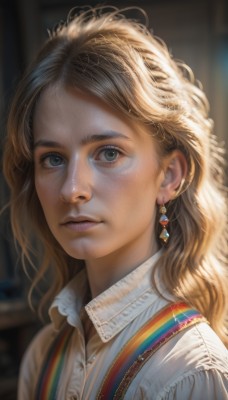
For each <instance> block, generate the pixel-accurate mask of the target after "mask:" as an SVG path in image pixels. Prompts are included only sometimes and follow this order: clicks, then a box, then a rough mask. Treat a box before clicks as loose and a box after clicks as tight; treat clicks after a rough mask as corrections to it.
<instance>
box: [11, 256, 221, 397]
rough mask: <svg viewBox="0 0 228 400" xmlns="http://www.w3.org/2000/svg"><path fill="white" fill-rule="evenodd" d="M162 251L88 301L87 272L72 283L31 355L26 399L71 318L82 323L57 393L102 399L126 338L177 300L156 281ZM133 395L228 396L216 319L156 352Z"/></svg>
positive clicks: (23, 374)
mask: <svg viewBox="0 0 228 400" xmlns="http://www.w3.org/2000/svg"><path fill="white" fill-rule="evenodd" d="M159 257H160V252H158V253H156V254H155V255H154V256H153V257H151V258H150V259H149V260H147V261H146V262H144V263H143V264H142V265H140V266H139V267H138V268H136V269H135V270H134V271H133V272H131V273H130V274H128V275H127V276H126V277H124V278H123V279H121V280H120V281H119V282H117V283H116V284H114V285H113V286H111V287H110V288H109V289H107V290H106V291H105V292H103V293H101V294H100V295H99V296H97V297H96V298H94V299H93V300H91V301H90V302H89V303H88V304H86V305H85V299H86V295H87V293H88V281H87V275H86V271H81V272H80V273H79V274H78V275H77V276H75V278H74V279H73V280H72V281H70V282H69V284H68V285H67V286H66V287H65V288H64V289H63V290H62V291H61V292H60V294H59V295H58V296H57V297H56V298H55V300H54V302H53V304H52V306H51V308H50V317H51V320H52V323H51V324H49V325H48V326H46V327H44V328H43V329H42V330H41V331H40V332H39V333H38V335H37V336H36V337H35V338H34V340H33V341H32V343H31V345H30V346H29V348H28V350H27V352H26V354H25V356H24V359H23V362H22V365H21V370H20V379H19V391H18V400H32V399H33V398H34V388H35V386H36V382H37V378H38V375H39V371H40V369H41V368H42V363H43V360H44V357H45V354H46V352H47V350H48V348H49V345H50V343H51V341H52V340H53V335H55V332H56V330H57V331H58V330H60V329H61V327H62V326H63V324H64V323H65V322H66V321H67V323H68V324H69V325H71V326H72V327H74V328H75V329H74V333H73V335H72V338H71V341H70V343H69V348H68V354H67V357H66V359H65V364H64V368H63V371H62V375H61V379H60V383H59V391H58V398H57V400H76V399H77V400H79V399H80V400H95V399H96V395H97V393H98V391H99V389H100V386H101V384H102V382H103V380H104V377H105V374H106V372H107V370H108V368H109V366H110V365H111V364H112V362H113V361H114V359H115V357H116V355H117V354H118V352H119V351H120V349H121V348H122V347H123V345H124V344H125V343H126V342H127V341H128V340H129V339H130V338H131V337H132V336H133V335H134V334H135V333H136V332H137V331H138V330H139V329H140V327H141V326H142V325H144V324H145V322H147V321H148V320H149V319H151V318H152V317H153V315H154V314H156V313H157V312H158V311H159V310H160V309H161V308H163V307H164V306H165V305H167V304H168V300H172V301H173V300H174V301H175V299H174V298H172V296H169V298H167V293H165V292H164V290H163V289H162V290H163V293H162V294H163V295H165V297H166V298H167V300H165V299H164V298H162V297H160V296H159V295H158V294H157V293H156V291H155V290H154V288H153V286H152V282H151V272H152V268H153V265H154V264H155V262H157V260H158V259H159ZM159 290H161V287H159ZM86 317H87V323H88V320H89V321H90V324H89V325H91V328H92V330H90V335H89V339H88V342H86V341H85V335H84V329H83V321H85V320H86ZM88 317H89V318H88ZM84 327H85V325H84ZM125 399H126V400H140V399H144V400H145V399H148V400H171V399H175V400H190V399H191V400H204V399H207V400H223V399H226V400H227V399H228V352H227V350H226V348H225V346H224V345H223V344H222V342H221V341H220V339H219V338H218V337H217V335H216V334H215V333H214V332H213V330H212V329H211V328H210V326H209V325H208V324H206V323H199V324H196V325H194V326H191V327H189V328H187V329H186V330H184V331H181V332H179V333H178V334H177V335H176V336H174V337H173V338H172V339H170V340H169V341H168V342H167V343H165V344H164V345H163V346H162V347H161V348H160V349H159V350H157V351H156V353H155V354H153V355H152V357H150V358H149V360H148V361H147V362H146V364H145V365H144V366H143V368H142V369H141V370H140V371H139V373H138V374H137V375H136V377H135V379H134V380H133V382H132V383H131V384H130V386H129V388H128V390H127V392H126V395H125ZM50 400H51V399H50Z"/></svg>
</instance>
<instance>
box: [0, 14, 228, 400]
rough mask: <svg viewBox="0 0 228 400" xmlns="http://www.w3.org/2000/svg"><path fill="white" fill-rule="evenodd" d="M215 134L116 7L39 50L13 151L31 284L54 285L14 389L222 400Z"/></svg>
mask: <svg viewBox="0 0 228 400" xmlns="http://www.w3.org/2000/svg"><path fill="white" fill-rule="evenodd" d="M211 132H212V121H211V120H210V119H209V117H208V104H207V100H206V97H205V94H204V93H203V92H202V90H201V89H200V88H199V87H197V86H196V85H195V84H194V78H193V75H192V73H191V71H190V69H189V68H188V67H187V66H185V65H183V64H180V63H176V62H175V61H174V60H173V59H172V57H171V56H170V54H169V52H168V50H167V48H166V46H165V44H164V43H162V42H161V41H160V40H157V39H156V38H155V37H153V36H152V35H151V34H150V33H149V31H148V30H147V29H146V28H145V27H144V26H142V25H140V24H137V23H136V22H134V21H130V20H127V19H126V18H124V17H123V16H122V15H121V14H120V12H118V10H111V11H110V9H109V10H107V9H103V10H102V12H101V10H100V9H97V10H89V11H86V12H83V13H79V14H78V15H77V16H75V17H74V18H71V19H70V20H69V21H68V22H67V23H66V24H64V25H62V26H60V27H59V28H58V29H57V30H56V31H55V32H54V33H53V34H52V35H51V37H50V38H49V39H48V41H47V42H46V43H45V44H44V46H43V48H42V49H41V51H40V53H39V54H38V55H37V58H36V59H35V61H34V62H33V63H32V65H31V66H30V67H29V68H28V71H27V72H26V74H25V75H24V78H23V79H22V80H21V82H20V84H19V87H18V89H17V92H16V95H15V97H14V100H13V103H12V107H11V111H10V115H9V122H8V136H7V141H6V148H5V155H4V171H5V175H6V178H7V181H8V183H9V186H10V188H11V191H12V197H11V210H12V214H11V215H12V226H13V231H14V234H15V238H16V239H17V241H18V242H19V244H20V246H21V249H22V257H23V260H24V263H26V261H27V262H29V263H30V264H31V265H32V267H33V268H35V269H36V276H35V279H34V281H33V284H32V289H31V290H32V292H34V289H35V288H37V287H38V288H39V289H40V290H41V289H42V288H43V289H44V293H45V294H43V295H42V296H41V297H42V301H41V303H40V308H42V307H43V306H47V304H48V305H49V304H50V301H51V302H52V305H51V307H50V309H49V314H50V318H51V323H49V324H48V325H47V326H46V327H44V328H43V329H42V330H41V332H39V333H38V335H37V336H36V337H35V339H34V340H33V341H32V343H31V345H30V346H29V349H28V351H27V352H26V355H25V357H24V359H23V363H22V366H21V372H20V381H19V399H21V400H27V399H29V400H31V399H58V400H63V399H68V400H70V399H89V400H91V399H114V398H116V399H121V398H124V399H137V400H138V399H156V400H158V399H163V400H164V399H179V400H183V399H185V400H187V399H194V400H200V399H207V400H212V399H213V400H215V399H219V400H221V399H227V398H228V394H227V388H228V380H227V373H228V360H227V350H226V348H225V346H224V344H223V343H222V342H224V343H225V341H226V338H227V337H226V326H225V317H226V296H227V292H226V289H227V286H226V284H227V282H226V279H227V278H226V274H225V257H226V254H225V252H226V237H225V231H224V230H225V228H224V227H225V200H224V197H225V196H224V192H225V190H224V187H223V176H222V168H221V167H220V162H221V161H222V160H221V156H220V150H219V146H218V144H217V142H216V139H215V137H214V136H213V135H212V133H211ZM37 249H38V250H37ZM36 253H38V254H39V257H37V258H36ZM34 255H35V256H34ZM40 257H41V261H39V263H38V260H40ZM34 259H35V263H34ZM27 266H28V265H27ZM45 281H46V283H47V285H48V290H47V289H46V287H47V286H45V284H44V282H45ZM45 291H46V292H45ZM30 299H31V298H30Z"/></svg>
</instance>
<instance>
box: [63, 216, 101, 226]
mask: <svg viewBox="0 0 228 400" xmlns="http://www.w3.org/2000/svg"><path fill="white" fill-rule="evenodd" d="M87 222H88V223H89V222H91V223H99V222H100V221H99V220H98V219H96V218H93V217H91V216H88V215H78V216H77V217H75V216H67V217H66V218H65V219H64V220H63V222H62V223H61V225H66V224H70V223H72V224H73V223H75V224H80V223H87Z"/></svg>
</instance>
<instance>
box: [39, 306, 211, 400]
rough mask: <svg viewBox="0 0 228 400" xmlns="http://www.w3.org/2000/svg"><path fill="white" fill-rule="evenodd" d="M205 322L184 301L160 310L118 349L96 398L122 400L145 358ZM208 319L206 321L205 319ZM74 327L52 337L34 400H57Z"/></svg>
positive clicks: (66, 327) (66, 328)
mask: <svg viewBox="0 0 228 400" xmlns="http://www.w3.org/2000/svg"><path fill="white" fill-rule="evenodd" d="M201 321H206V320H205V318H204V317H203V316H202V315H201V314H200V313H199V312H198V311H196V310H195V309H192V308H191V307H189V306H188V305H186V304H185V303H183V302H179V303H171V304H169V305H168V306H166V307H164V308H163V309H162V310H160V311H159V312H158V313H157V314H156V315H155V316H154V317H153V318H152V319H151V320H150V321H148V322H147V323H146V324H145V325H144V326H142V327H141V328H140V329H139V331H138V332H137V333H136V334H135V335H134V336H133V337H132V338H131V339H130V340H129V341H128V342H127V343H126V344H125V346H124V347H123V348H122V349H121V350H120V352H119V354H118V355H117V357H116V358H115V360H114V362H113V364H112V365H111V367H110V369H109V371H108V373H107V375H106V377H105V379H104V381H103V383H102V385H101V389H100V391H99V393H98V395H97V400H114V399H116V400H117V399H118V400H121V399H123V398H124V394H125V393H126V391H127V388H128V387H129V385H130V383H131V382H132V380H133V379H134V377H135V375H136V374H137V373H138V372H139V370H140V369H141V368H142V367H143V365H144V364H145V362H146V361H147V359H148V358H149V357H150V356H151V355H152V354H153V353H154V352H155V351H156V350H157V349H159V347H161V346H162V345H163V344H164V343H165V342H167V341H168V340H169V339H170V338H171V337H173V336H174V335H175V334H177V333H178V332H180V331H181V330H183V329H185V328H187V327H188V326H190V325H192V324H195V323H198V322H201ZM206 322H207V321H206ZM72 332H73V328H72V327H70V326H69V325H66V326H65V327H64V329H63V330H62V331H61V332H60V334H58V335H57V336H56V338H55V339H54V340H53V342H52V344H51V347H50V349H49V350H48V352H47V354H46V357H45V358H44V362H43V365H42V368H41V373H40V376H39V377H38V381H37V386H36V392H35V396H34V400H56V399H57V396H58V384H59V381H60V376H61V373H62V370H63V365H64V362H65V361H66V354H67V350H68V345H69V341H70V338H71V335H72Z"/></svg>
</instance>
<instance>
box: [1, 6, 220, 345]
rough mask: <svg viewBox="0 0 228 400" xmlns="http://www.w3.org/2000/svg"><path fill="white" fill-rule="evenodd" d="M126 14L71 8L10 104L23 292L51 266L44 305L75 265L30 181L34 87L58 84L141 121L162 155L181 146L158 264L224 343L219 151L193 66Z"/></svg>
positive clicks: (11, 172) (8, 155) (9, 150)
mask: <svg viewBox="0 0 228 400" xmlns="http://www.w3.org/2000/svg"><path fill="white" fill-rule="evenodd" d="M124 11H126V10H122V11H120V10H117V9H115V8H110V7H106V8H104V7H103V8H96V9H90V8H89V9H86V11H82V12H78V13H76V14H75V15H74V16H72V15H71V16H70V17H69V18H68V20H67V22H66V23H64V24H62V25H60V26H58V27H57V29H55V31H53V32H52V33H50V37H49V39H48V40H47V41H46V43H45V44H44V45H43V47H42V48H41V50H40V52H39V54H38V55H37V57H36V59H35V60H34V61H33V62H32V63H31V65H30V66H29V68H28V70H27V71H26V73H25V75H24V77H23V78H22V79H21V81H20V83H19V86H18V88H17V91H16V94H15V96H14V99H13V101H12V106H11V110H10V113H9V119H8V135H7V138H6V146H5V152H4V174H5V176H6V179H7V182H8V184H9V186H10V189H11V222H12V228H13V233H14V236H15V238H16V241H17V242H18V243H19V245H20V248H21V253H22V259H23V263H24V265H25V267H26V266H27V268H28V265H32V268H33V269H34V271H35V274H34V277H33V282H32V285H31V293H32V292H33V291H34V288H37V287H40V283H42V281H43V280H44V279H45V277H46V279H47V281H48V277H49V275H48V274H49V271H50V270H54V274H55V279H54V280H52V281H51V282H52V284H51V285H49V286H48V290H47V291H46V294H45V295H44V296H42V301H41V302H40V308H42V306H43V305H44V304H46V303H47V300H48V302H50V301H51V300H52V299H53V297H54V296H55V294H56V293H57V292H58V291H59V290H60V289H61V288H62V287H63V286H64V285H65V284H66V283H67V282H68V281H69V279H71V277H72V276H73V275H74V274H75V272H76V270H78V268H81V263H80V262H79V261H77V260H73V259H72V258H70V257H69V256H68V255H67V254H66V253H65V252H64V251H63V249H62V248H61V247H60V245H59V244H58V243H57V241H56V240H55V238H54V237H53V235H52V234H51V232H50V230H49V228H48V225H47V223H46V220H45V217H44V214H43V211H42V208H41V205H40V203H39V200H38V197H37V194H36V190H35V186H34V164H33V113H34V109H35V106H36V103H37V100H38V99H39V96H40V94H41V93H42V91H43V90H44V89H45V88H47V87H49V86H52V85H54V84H56V83H59V82H60V83H62V84H64V85H65V86H68V87H69V86H70V87H77V88H80V89H82V90H86V91H88V92H90V93H92V94H94V95H96V96H97V97H99V98H101V99H102V100H103V101H105V102H106V103H107V104H109V105H110V106H111V107H113V108H114V109H117V110H119V111H121V112H122V113H123V114H125V115H127V116H128V118H130V119H132V120H135V121H138V122H140V123H142V124H145V125H147V126H148V129H150V131H151V135H153V137H154V138H155V140H157V142H158V143H159V147H160V149H161V152H162V154H167V153H169V152H171V151H172V150H174V149H179V150H181V151H182V152H183V153H184V155H185V157H186V159H187V162H188V176H187V179H186V180H185V182H183V185H181V187H180V188H179V190H178V191H177V193H176V198H175V199H174V200H172V201H170V203H169V204H168V215H169V218H170V220H171V224H170V240H169V243H168V245H167V246H166V247H165V251H164V252H163V254H162V256H161V259H160V260H159V263H158V264H157V268H159V269H160V271H161V273H162V277H163V280H164V283H165V285H166V286H167V288H168V290H169V291H170V292H171V293H173V294H174V295H175V296H177V297H178V298H181V299H184V300H185V301H187V302H188V303H190V304H191V305H193V306H194V307H196V308H197V309H198V310H200V311H201V313H202V314H203V315H204V316H205V317H206V318H207V319H208V320H209V322H210V324H211V326H212V328H213V329H214V330H215V332H217V334H218V335H219V336H220V337H221V338H222V340H223V341H224V342H225V341H226V339H227V336H226V304H227V301H226V300H227V299H226V298H227V275H226V271H225V267H226V265H227V264H226V261H227V254H225V252H226V251H227V241H226V240H227V235H226V233H225V227H226V221H225V216H226V207H225V188H224V184H223V178H224V177H223V166H222V160H223V154H222V152H221V149H220V147H219V145H218V143H217V140H216V137H215V136H214V135H213V134H212V130H213V123H212V121H211V119H210V118H209V116H208V113H209V110H208V109H209V107H208V101H207V99H206V97H205V94H204V92H203V90H202V88H201V87H200V86H199V85H198V84H196V82H195V79H194V75H193V73H192V71H191V69H190V68H189V67H187V66H186V65H185V64H184V63H181V62H177V61H175V60H174V59H173V57H172V56H171V55H170V53H169V51H168V49H167V46H166V45H165V44H164V43H163V42H162V41H161V40H160V39H158V38H156V37H154V36H153V35H152V34H151V32H150V31H149V30H148V28H147V27H146V26H144V25H142V24H140V23H138V22H136V21H135V20H130V19H128V18H126V17H124V16H123V12H124ZM37 240H38V242H37ZM37 243H39V245H38V244H37ZM40 246H41V247H40ZM34 260H36V261H35V262H34ZM38 260H39V261H38ZM38 263H40V265H39V267H38V268H37V264H38ZM75 264H76V267H75ZM77 265H78V268H77ZM49 279H50V278H49ZM49 282H50V280H49ZM41 286H42V285H41ZM45 290H46V289H45ZM31 293H30V295H31Z"/></svg>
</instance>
